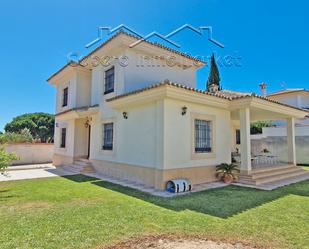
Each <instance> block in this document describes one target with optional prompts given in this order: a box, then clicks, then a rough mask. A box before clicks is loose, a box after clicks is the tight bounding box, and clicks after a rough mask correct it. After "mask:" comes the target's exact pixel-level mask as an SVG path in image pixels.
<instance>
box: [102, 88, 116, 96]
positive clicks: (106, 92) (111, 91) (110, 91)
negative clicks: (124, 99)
mask: <svg viewBox="0 0 309 249" xmlns="http://www.w3.org/2000/svg"><path fill="white" fill-rule="evenodd" d="M113 92H114V89H112V90H108V91H105V92H104V95H106V94H109V93H113Z"/></svg>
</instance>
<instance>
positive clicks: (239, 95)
mask: <svg viewBox="0 0 309 249" xmlns="http://www.w3.org/2000/svg"><path fill="white" fill-rule="evenodd" d="M166 85H167V86H172V87H177V88H181V89H185V90H187V91H191V92H195V93H201V94H205V95H209V96H214V97H217V98H222V99H226V100H229V101H232V100H236V99H244V98H259V99H263V100H266V101H268V102H272V103H275V104H279V105H283V106H287V107H290V108H293V109H296V110H300V111H305V112H306V110H304V109H301V108H297V107H294V106H290V105H287V104H284V103H281V102H278V101H275V100H272V99H269V98H267V97H263V96H260V95H256V94H255V93H246V92H235V91H230V90H222V91H218V92H215V93H211V92H208V91H205V90H200V89H196V88H192V87H188V86H185V85H182V84H178V83H174V82H171V81H169V80H165V81H164V82H161V83H157V84H153V85H151V86H148V87H145V88H141V89H138V90H135V91H132V92H128V93H125V94H122V95H118V96H115V97H112V98H109V99H107V100H106V101H107V102H111V101H113V100H116V99H120V98H124V97H127V96H131V95H135V94H138V93H141V92H145V91H148V90H151V89H154V88H158V87H161V86H166Z"/></svg>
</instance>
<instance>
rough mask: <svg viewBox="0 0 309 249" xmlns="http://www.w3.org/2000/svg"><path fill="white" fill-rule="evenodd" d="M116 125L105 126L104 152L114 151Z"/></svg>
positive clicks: (107, 124)
mask: <svg viewBox="0 0 309 249" xmlns="http://www.w3.org/2000/svg"><path fill="white" fill-rule="evenodd" d="M113 130H114V124H113V123H106V124H103V146H102V149H103V150H112V149H113V133H114V131H113Z"/></svg>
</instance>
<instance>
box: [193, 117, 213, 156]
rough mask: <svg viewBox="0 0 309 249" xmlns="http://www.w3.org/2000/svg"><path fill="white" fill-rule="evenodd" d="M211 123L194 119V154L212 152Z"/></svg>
mask: <svg viewBox="0 0 309 249" xmlns="http://www.w3.org/2000/svg"><path fill="white" fill-rule="evenodd" d="M211 122H212V121H208V120H201V119H195V120H194V126H195V152H196V153H206V152H212V123H211Z"/></svg>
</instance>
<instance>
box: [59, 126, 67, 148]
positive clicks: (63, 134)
mask: <svg viewBox="0 0 309 249" xmlns="http://www.w3.org/2000/svg"><path fill="white" fill-rule="evenodd" d="M66 136H67V128H61V143H60V148H65V142H66Z"/></svg>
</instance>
